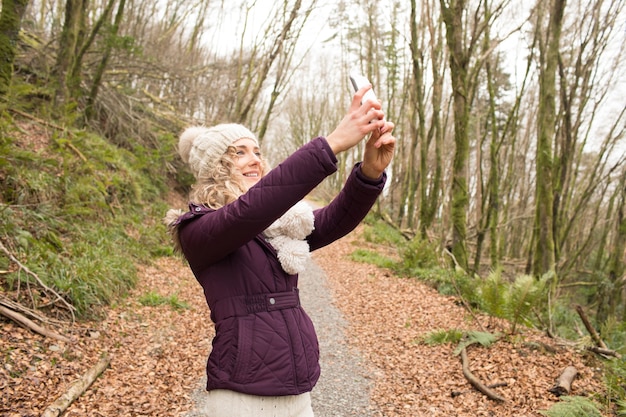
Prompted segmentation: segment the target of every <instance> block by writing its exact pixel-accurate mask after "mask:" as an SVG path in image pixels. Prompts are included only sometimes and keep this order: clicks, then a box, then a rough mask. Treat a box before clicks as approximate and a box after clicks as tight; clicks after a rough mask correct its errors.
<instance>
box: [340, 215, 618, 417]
mask: <svg viewBox="0 0 626 417" xmlns="http://www.w3.org/2000/svg"><path fill="white" fill-rule="evenodd" d="M365 225H366V227H365V229H364V234H363V236H364V239H365V241H366V242H367V243H369V245H365V248H364V247H363V246H362V245H360V246H359V248H358V249H356V250H355V251H354V252H353V253H352V259H353V260H356V261H359V262H366V263H371V264H374V265H377V266H379V267H383V268H387V269H389V270H391V271H392V272H393V274H394V275H395V276H397V277H399V278H403V279H418V280H420V281H421V282H424V283H426V284H428V285H429V286H431V287H433V288H435V289H437V290H438V291H439V292H440V293H441V294H444V295H452V296H455V297H457V298H458V299H459V301H460V302H462V303H463V305H464V306H465V307H466V308H470V309H473V310H475V311H481V312H484V313H487V314H488V315H489V316H492V317H499V318H504V319H506V320H507V322H508V323H509V326H510V327H509V328H508V329H506V330H507V333H508V334H510V335H517V337H522V338H523V332H522V330H523V328H527V327H531V328H535V329H538V330H542V331H545V330H547V326H548V325H549V326H550V330H551V331H552V333H554V334H556V335H558V336H559V337H562V338H566V339H569V340H572V341H575V342H576V343H577V345H578V346H580V347H581V348H583V349H584V348H585V347H586V346H591V345H592V344H593V343H592V342H591V340H590V337H581V336H580V333H579V331H580V329H584V325H583V323H582V321H581V318H580V317H579V316H578V314H577V313H576V310H575V309H574V308H573V305H574V304H575V299H572V298H570V297H568V296H567V294H562V293H559V292H558V291H555V288H556V277H555V276H554V275H553V274H547V275H545V276H543V277H538V278H537V277H532V276H529V275H526V274H523V273H519V274H517V275H511V274H505V273H504V272H503V271H501V270H499V269H495V270H491V271H490V272H489V273H488V274H487V275H486V276H478V275H470V274H467V273H465V272H463V271H458V270H456V269H455V268H453V267H452V266H451V265H450V262H449V261H450V260H449V259H446V258H445V256H442V255H441V254H442V253H443V251H442V250H441V248H439V247H437V246H436V245H435V244H433V243H431V242H428V241H426V240H423V239H420V238H419V237H415V238H412V239H407V238H406V237H405V236H403V234H402V233H401V232H399V231H398V230H397V229H396V228H394V227H392V226H390V225H389V224H388V223H386V222H384V221H382V220H381V219H379V218H378V217H377V216H376V215H373V214H370V215H369V216H368V217H367V218H366V220H365ZM384 254H387V255H384ZM599 333H600V337H601V338H602V339H603V340H604V341H605V342H606V344H607V345H608V346H609V347H610V348H612V349H614V350H616V351H617V352H619V353H621V354H622V357H623V355H624V354H625V353H626V323H624V322H622V321H618V320H607V321H606V322H605V323H604V324H603V325H602V326H599ZM462 336H463V335H462V334H461V333H460V332H458V331H457V330H455V329H443V330H440V331H438V332H435V333H433V334H430V335H428V337H427V339H425V340H424V343H429V344H437V343H458V342H459V340H460V339H461V338H462ZM594 363H601V362H600V361H599V360H596V361H595V362H594ZM602 363H604V365H605V366H604V371H605V372H604V375H605V386H606V389H607V393H606V395H605V396H604V398H603V399H602V400H601V401H600V402H602V403H603V407H604V406H605V407H606V408H607V409H608V408H614V409H615V410H616V411H615V412H616V413H617V415H626V360H624V359H614V360H606V361H604V362H602ZM596 405H597V403H596V402H593V401H591V400H585V399H584V398H578V397H573V398H569V399H564V401H563V402H560V403H558V405H555V406H554V407H553V408H551V409H550V410H546V412H545V415H548V416H562V415H572V416H578V415H599V414H595V413H596V412H598V411H597V408H596ZM584 413H589V414H584Z"/></svg>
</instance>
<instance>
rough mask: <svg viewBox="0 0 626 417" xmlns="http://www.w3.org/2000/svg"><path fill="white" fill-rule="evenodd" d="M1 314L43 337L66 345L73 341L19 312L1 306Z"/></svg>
mask: <svg viewBox="0 0 626 417" xmlns="http://www.w3.org/2000/svg"><path fill="white" fill-rule="evenodd" d="M0 314H2V315H3V316H5V317H8V318H9V319H11V320H13V321H15V322H16V323H17V324H19V325H21V326H22V327H25V328H27V329H29V330H32V331H34V332H35V333H39V334H40V335H42V336H46V337H51V338H53V339H56V340H60V341H61V342H66V343H70V342H71V340H70V339H68V338H67V337H65V336H62V335H60V334H58V333H56V332H53V331H52V330H48V329H46V328H45V327H42V326H40V325H38V324H37V323H35V322H34V321H32V320H30V319H29V318H27V317H25V316H23V315H21V314H20V313H18V312H17V311H13V310H11V309H9V308H6V307H4V306H1V305H0Z"/></svg>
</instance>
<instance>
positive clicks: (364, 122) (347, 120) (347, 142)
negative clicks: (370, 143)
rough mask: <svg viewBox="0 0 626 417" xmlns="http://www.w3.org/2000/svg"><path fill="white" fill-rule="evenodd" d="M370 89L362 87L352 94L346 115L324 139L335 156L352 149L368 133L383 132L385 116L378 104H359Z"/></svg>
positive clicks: (369, 102)
mask: <svg viewBox="0 0 626 417" xmlns="http://www.w3.org/2000/svg"><path fill="white" fill-rule="evenodd" d="M371 88H372V86H371V85H369V86H366V87H363V88H361V89H359V91H357V92H356V93H355V94H354V97H353V98H352V104H351V105H350V108H349V109H348V113H347V114H346V115H345V116H344V118H343V120H342V121H341V122H340V123H339V125H338V126H337V127H336V128H335V130H333V132H332V133H331V134H330V135H328V136H327V137H326V141H327V142H328V144H329V145H330V148H331V149H332V150H333V152H334V153H335V155H337V154H339V153H340V152H343V151H345V150H348V149H350V148H352V147H353V146H355V145H356V144H358V143H359V142H361V140H363V138H364V137H365V136H366V135H368V134H370V133H373V132H378V131H380V129H383V131H385V126H386V123H385V121H384V116H385V115H384V113H383V112H382V110H381V104H380V102H378V101H371V100H367V101H365V102H364V103H363V104H361V100H362V99H363V95H364V94H365V93H366V92H367V91H368V90H370V89H371ZM392 129H393V124H392Z"/></svg>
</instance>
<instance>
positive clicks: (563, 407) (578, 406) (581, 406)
mask: <svg viewBox="0 0 626 417" xmlns="http://www.w3.org/2000/svg"><path fill="white" fill-rule="evenodd" d="M561 400H562V401H561V402H558V403H556V404H554V405H553V406H552V407H550V409H549V410H541V411H539V413H540V414H543V415H544V416H548V417H602V413H601V412H600V410H598V407H597V406H596V404H595V403H594V402H593V401H591V400H590V399H589V398H585V397H580V396H565V397H561Z"/></svg>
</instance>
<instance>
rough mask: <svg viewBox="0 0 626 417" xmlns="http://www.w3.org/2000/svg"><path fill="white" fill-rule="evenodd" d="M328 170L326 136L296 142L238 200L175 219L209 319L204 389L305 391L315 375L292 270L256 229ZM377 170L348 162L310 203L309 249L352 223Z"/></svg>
mask: <svg viewBox="0 0 626 417" xmlns="http://www.w3.org/2000/svg"><path fill="white" fill-rule="evenodd" d="M336 170H337V159H336V158H335V155H334V154H333V152H332V151H331V149H330V147H329V146H328V143H327V142H326V139H324V138H321V137H320V138H317V139H314V140H312V141H311V142H309V143H308V144H306V145H304V146H303V147H302V148H300V149H299V150H298V151H296V152H295V153H294V154H292V155H291V156H290V157H289V158H287V159H286V160H285V161H284V162H283V163H282V164H280V165H279V166H277V167H276V168H274V169H273V170H271V171H270V172H269V173H268V174H267V175H266V176H264V177H263V178H262V179H261V180H260V181H259V182H258V183H257V184H256V185H254V186H253V187H252V188H251V189H250V190H249V191H248V192H247V193H246V194H244V195H242V196H241V197H240V198H239V199H238V200H237V201H235V202H233V203H231V204H229V205H227V206H225V207H222V208H220V209H219V210H211V209H208V208H206V207H204V206H198V205H194V204H190V211H189V212H187V213H185V214H184V215H183V216H181V217H180V218H179V219H178V221H177V223H178V228H179V239H180V243H181V247H182V250H183V253H184V255H185V257H186V258H187V260H188V261H189V265H190V267H191V269H192V270H193V273H194V274H195V276H196V278H197V280H198V282H199V283H200V284H201V285H202V288H203V289H204V295H205V297H206V300H207V303H208V305H209V309H210V310H211V320H212V321H213V322H214V324H215V338H214V339H213V349H212V351H211V354H210V355H209V359H208V362H207V368H206V370H207V377H208V380H207V390H213V389H229V390H233V391H237V392H242V393H246V394H254V395H296V394H302V393H304V392H307V391H311V390H312V389H313V386H314V385H315V383H316V382H317V380H318V378H319V375H320V366H319V347H318V342H317V335H316V334H315V329H314V328H313V323H312V322H311V319H310V318H309V317H308V316H307V314H306V313H305V312H304V310H303V309H302V307H301V306H300V300H299V296H298V276H297V275H289V274H288V273H286V272H285V271H284V270H283V269H282V267H281V265H280V263H279V261H278V258H277V255H276V251H275V250H274V248H273V247H272V246H271V245H270V244H269V243H267V242H266V241H265V239H264V238H263V236H262V232H263V231H264V230H265V229H266V228H267V227H268V226H269V225H270V224H271V223H272V222H274V220H276V219H277V218H279V217H280V216H281V215H283V214H284V213H285V212H286V211H287V210H288V209H289V208H290V207H291V206H293V205H294V204H295V203H297V202H298V201H300V200H302V199H303V198H304V197H305V196H306V195H307V194H308V193H309V192H310V191H311V190H313V188H315V187H316V186H317V185H318V184H319V183H320V182H322V180H324V178H326V177H327V176H328V175H330V174H332V173H333V172H335V171H336ZM385 178H386V177H385V176H383V178H382V179H380V180H378V181H371V180H368V179H367V178H365V177H364V176H363V175H362V174H361V171H360V168H359V165H358V164H357V165H356V166H355V167H354V169H353V171H352V173H351V175H350V176H349V178H348V180H347V181H346V184H345V186H344V188H343V190H342V191H341V192H340V193H339V194H338V195H337V197H336V198H335V199H334V200H333V201H332V202H331V203H330V204H329V205H328V206H326V207H324V208H322V209H319V210H316V211H315V212H314V214H315V223H314V225H315V230H314V231H313V232H312V233H311V235H309V236H308V238H307V240H308V243H309V246H310V248H311V250H315V249H318V248H320V247H322V246H325V245H327V244H329V243H331V242H333V241H335V240H336V239H338V238H340V237H342V236H344V235H346V234H347V233H349V232H350V231H351V230H353V229H354V228H355V227H356V226H357V225H358V224H359V222H360V221H361V220H362V219H363V218H364V217H365V215H366V214H367V212H368V211H369V209H370V208H371V207H372V205H373V204H374V202H375V200H376V198H377V196H378V195H379V194H380V192H381V190H382V188H383V185H384V182H385Z"/></svg>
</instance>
